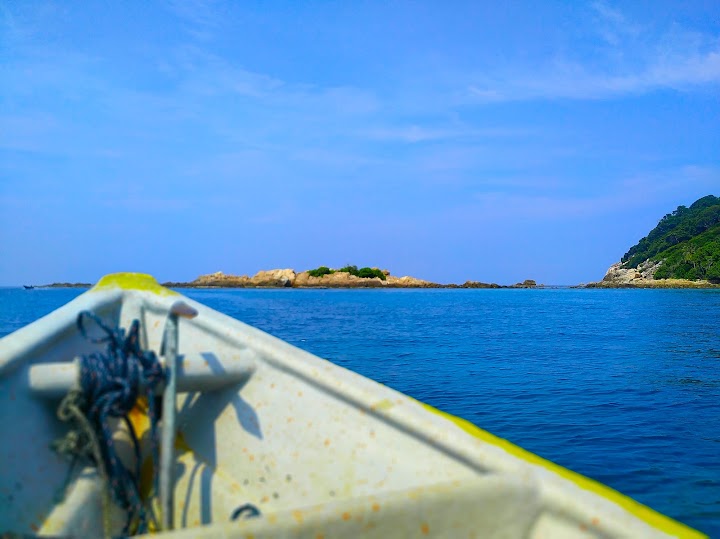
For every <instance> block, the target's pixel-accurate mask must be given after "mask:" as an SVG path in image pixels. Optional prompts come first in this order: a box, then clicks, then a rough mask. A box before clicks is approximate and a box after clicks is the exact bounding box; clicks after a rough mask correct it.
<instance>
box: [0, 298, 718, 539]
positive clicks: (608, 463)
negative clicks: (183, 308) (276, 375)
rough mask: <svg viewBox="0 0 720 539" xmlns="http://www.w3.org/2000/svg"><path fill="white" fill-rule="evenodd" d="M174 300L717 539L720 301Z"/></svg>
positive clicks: (45, 303)
mask: <svg viewBox="0 0 720 539" xmlns="http://www.w3.org/2000/svg"><path fill="white" fill-rule="evenodd" d="M81 292H82V291H81V290H71V289H57V290H54V289H47V290H30V291H25V290H22V289H11V288H4V289H0V305H1V306H2V309H1V310H0V336H2V335H5V334H7V333H9V332H11V331H13V330H15V329H18V328H20V327H22V326H23V325H25V324H27V323H29V322H32V321H33V320H35V319H37V318H39V317H40V316H43V315H45V314H47V313H48V312H50V311H52V310H53V309H55V308H57V307H59V306H61V305H63V304H64V303H66V302H67V301H69V300H70V299H72V298H74V297H75V296H77V295H78V294H79V293H81ZM181 292H183V293H185V294H186V295H187V296H189V297H191V298H193V299H195V300H197V301H200V302H202V303H204V304H206V305H208V306H210V307H213V308H215V309H217V310H219V311H222V312H224V313H226V314H228V315H230V316H233V317H235V318H237V319H239V320H242V321H244V322H246V323H249V324H251V325H254V326H257V327H259V328H261V329H263V330H265V331H267V332H269V333H271V334H273V335H275V336H277V337H280V338H282V339H285V340H287V341H289V342H291V343H292V344H294V345H296V346H299V347H300V348H304V349H305V350H308V351H310V352H312V353H314V354H317V355H319V356H321V357H324V358H326V359H329V360H331V361H333V362H335V363H337V364H339V365H342V366H344V367H347V368H349V369H352V370H354V371H357V372H359V373H361V374H363V375H365V376H368V377H370V378H373V379H375V380H377V381H378V382H382V383H383V384H386V385H389V386H391V387H393V388H395V389H397V390H399V391H402V392H404V393H407V394H408V395H411V396H412V397H415V398H417V399H419V400H422V401H425V402H427V403H429V404H432V405H433V406H436V407H438V408H441V409H443V410H445V411H447V412H450V413H452V414H455V415H459V416H461V417H464V418H465V419H468V420H469V421H472V422H473V423H475V424H477V425H478V426H480V427H482V428H484V429H486V430H489V431H490V432H492V433H494V434H496V435H498V436H501V437H503V438H507V439H508V440H510V441H512V442H514V443H516V444H518V445H520V446H522V447H524V448H526V449H528V450H530V451H532V452H534V453H537V454H539V455H541V456H543V457H545V458H547V459H550V460H552V461H554V462H557V463H558V464H561V465H563V466H566V467H568V468H571V469H573V470H575V471H577V472H579V473H581V474H584V475H587V476H589V477H592V478H594V479H597V480H598V481H600V482H602V483H605V484H607V485H609V486H611V487H613V488H615V489H617V490H619V491H621V492H623V493H625V494H627V495H629V496H631V497H633V498H635V499H636V500H638V501H640V502H642V503H644V504H647V505H649V506H650V507H652V508H654V509H656V510H658V511H660V512H662V513H665V514H667V515H669V516H671V517H673V518H675V519H677V520H680V521H682V522H685V523H686V524H688V525H690V526H692V527H695V528H697V529H699V530H701V531H704V532H705V533H707V534H709V535H710V536H711V537H713V536H715V537H720V291H719V290H590V289H543V290H522V289H521V290H516V289H511V290H285V289H282V290H185V291H181Z"/></svg>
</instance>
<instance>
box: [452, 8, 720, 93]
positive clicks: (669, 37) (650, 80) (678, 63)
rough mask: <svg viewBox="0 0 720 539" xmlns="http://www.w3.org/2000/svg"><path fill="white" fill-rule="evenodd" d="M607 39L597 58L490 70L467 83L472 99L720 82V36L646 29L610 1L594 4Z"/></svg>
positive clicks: (645, 89)
mask: <svg viewBox="0 0 720 539" xmlns="http://www.w3.org/2000/svg"><path fill="white" fill-rule="evenodd" d="M591 10H592V11H591V12H592V14H593V15H594V17H593V20H594V21H595V24H594V26H593V27H592V31H594V32H596V34H597V35H598V36H599V37H600V38H601V39H602V43H603V44H604V45H605V46H604V47H598V48H597V50H596V51H595V52H596V56H597V58H595V60H594V61H593V62H589V61H588V60H583V61H580V60H577V59H574V58H572V57H568V56H567V55H557V56H555V57H554V58H552V59H551V60H550V61H549V62H545V63H541V64H540V65H539V66H525V68H523V69H522V70H512V69H510V70H508V69H499V70H496V71H494V72H493V71H490V72H489V73H488V74H485V75H483V76H482V77H476V80H475V81H473V82H472V83H470V84H468V85H467V86H466V92H465V97H466V98H467V99H468V100H469V101H470V102H475V103H484V104H492V103H497V102H503V101H523V100H534V99H563V98H567V99H608V98H615V97H620V96H625V95H638V94H643V93H647V92H651V91H655V90H660V89H672V90H676V91H689V90H691V89H693V88H698V87H702V86H707V85H713V86H717V85H718V84H720V36H717V35H708V34H701V33H698V32H692V31H688V30H685V29H683V28H681V27H679V26H678V25H674V26H672V27H670V28H667V29H665V30H662V31H661V30H658V29H655V28H652V27H649V26H648V27H643V26H641V25H639V24H636V23H634V22H633V21H631V20H629V19H628V18H627V17H626V16H625V15H624V14H623V13H622V12H621V11H620V10H619V9H617V8H613V7H611V6H610V5H609V4H607V3H605V2H594V3H593V4H591ZM461 99H462V98H461Z"/></svg>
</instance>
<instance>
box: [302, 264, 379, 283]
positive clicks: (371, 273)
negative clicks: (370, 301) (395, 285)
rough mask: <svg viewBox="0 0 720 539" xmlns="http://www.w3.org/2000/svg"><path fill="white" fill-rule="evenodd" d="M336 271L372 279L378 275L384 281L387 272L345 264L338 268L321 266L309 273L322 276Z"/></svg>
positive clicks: (312, 275) (313, 275)
mask: <svg viewBox="0 0 720 539" xmlns="http://www.w3.org/2000/svg"><path fill="white" fill-rule="evenodd" d="M336 272H339V273H349V274H350V275H354V276H355V277H360V278H361V279H372V278H374V277H378V278H379V279H380V280H382V281H384V280H385V274H384V273H383V272H382V270H379V269H377V268H368V267H365V268H360V269H358V267H357V266H345V267H343V268H340V269H337V270H335V269H330V268H328V267H327V266H320V267H319V268H315V269H313V270H308V275H310V276H311V277H322V276H323V275H330V274H331V273H336Z"/></svg>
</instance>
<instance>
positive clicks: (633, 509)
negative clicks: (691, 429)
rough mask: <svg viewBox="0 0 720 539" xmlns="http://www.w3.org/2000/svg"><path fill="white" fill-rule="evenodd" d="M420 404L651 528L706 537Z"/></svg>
mask: <svg viewBox="0 0 720 539" xmlns="http://www.w3.org/2000/svg"><path fill="white" fill-rule="evenodd" d="M420 404H422V406H423V407H424V408H425V409H426V410H428V411H429V412H432V413H433V414H437V415H439V416H441V417H443V418H445V419H447V420H448V421H451V422H452V423H454V424H455V425H457V426H458V427H460V428H461V429H462V430H464V431H465V432H467V433H468V434H470V435H471V436H474V437H475V438H479V439H481V440H482V441H483V442H486V443H489V444H492V445H494V446H496V447H500V448H501V449H504V450H505V451H507V452H508V453H510V454H511V455H513V456H514V457H517V458H520V459H522V460H524V461H526V462H529V463H530V464H534V465H536V466H541V467H543V468H545V469H546V470H548V471H551V472H553V473H555V474H557V475H559V476H561V477H562V478H564V479H568V480H569V481H572V482H573V483H575V484H576V485H578V486H579V487H580V488H582V489H585V490H589V491H591V492H594V493H595V494H598V495H600V496H602V497H603V498H605V499H607V500H610V501H611V502H613V503H615V504H617V505H619V506H620V507H622V508H623V509H625V510H626V511H627V512H629V513H631V514H633V515H634V516H636V517H638V518H639V519H641V520H643V521H644V522H646V523H647V524H649V525H650V526H653V527H654V528H657V529H658V530H661V531H662V532H664V533H667V534H668V535H672V536H675V537H683V538H688V539H689V538H698V539H700V538H703V539H708V536H707V535H705V534H704V533H701V532H699V531H697V530H695V529H693V528H690V527H689V526H686V525H685V524H683V523H681V522H678V521H676V520H673V519H671V518H670V517H667V516H665V515H663V514H661V513H658V512H657V511H654V510H653V509H650V508H649V507H647V506H646V505H643V504H641V503H640V502H637V501H635V500H633V499H632V498H630V497H629V496H625V495H624V494H621V493H619V492H618V491H616V490H613V489H611V488H610V487H608V486H606V485H603V484H602V483H599V482H597V481H595V480H593V479H590V478H588V477H585V476H584V475H580V474H579V473H576V472H573V471H571V470H568V469H567V468H563V467H562V466H560V465H558V464H555V463H554V462H550V461H549V460H545V459H544V458H542V457H539V456H537V455H536V454H534V453H531V452H530V451H527V450H526V449H523V448H522V447H519V446H517V445H515V444H513V443H511V442H508V441H507V440H504V439H502V438H499V437H497V436H495V435H494V434H490V433H489V432H487V431H486V430H483V429H481V428H480V427H477V426H476V425H474V424H472V423H470V422H469V421H466V420H465V419H462V418H460V417H456V416H454V415H451V414H448V413H447V412H443V411H442V410H438V409H437V408H434V407H432V406H430V405H429V404H425V403H424V402H420Z"/></svg>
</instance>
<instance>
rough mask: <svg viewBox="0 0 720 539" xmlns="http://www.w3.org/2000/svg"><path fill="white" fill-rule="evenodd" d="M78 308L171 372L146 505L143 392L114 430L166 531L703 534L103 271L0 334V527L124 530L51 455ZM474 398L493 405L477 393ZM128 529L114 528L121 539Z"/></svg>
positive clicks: (100, 490)
mask: <svg viewBox="0 0 720 539" xmlns="http://www.w3.org/2000/svg"><path fill="white" fill-rule="evenodd" d="M82 311H91V312H94V313H98V314H99V315H100V316H102V319H103V320H105V321H107V323H108V324H110V325H111V326H118V327H128V326H130V324H131V323H132V321H133V320H140V321H141V324H142V326H141V327H142V329H141V330H140V333H139V335H140V337H139V338H140V340H141V341H142V343H143V346H144V347H145V348H147V349H148V350H154V351H156V353H157V354H159V355H161V356H162V358H163V360H164V361H165V365H166V366H167V368H168V369H170V370H169V372H170V373H171V374H169V375H168V376H169V382H168V386H167V388H165V389H164V391H165V393H164V394H163V398H164V399H165V400H166V401H167V402H165V403H164V404H163V412H162V424H161V430H162V442H161V445H162V449H161V451H160V456H161V463H160V466H159V472H158V475H159V491H160V496H159V500H160V501H159V503H157V504H156V502H157V499H156V498H155V497H154V496H153V487H152V483H153V474H152V472H153V464H154V459H151V458H150V457H149V455H151V454H152V447H150V445H151V444H149V441H150V439H151V433H150V431H149V428H150V419H149V416H148V410H147V404H143V402H147V401H141V400H139V401H138V402H137V404H136V406H135V408H134V409H133V411H132V412H131V413H130V414H129V415H128V416H127V417H126V423H123V422H122V421H118V422H116V423H117V427H116V428H117V432H116V438H117V440H118V444H120V445H119V447H120V449H122V450H123V451H124V454H123V457H124V458H126V459H127V462H132V463H136V461H135V460H134V459H135V458H136V457H134V456H133V454H134V453H133V449H132V444H130V441H129V439H130V437H129V435H128V432H129V430H132V431H133V432H134V434H133V436H132V437H133V438H135V436H136V437H137V440H139V445H140V446H142V447H139V448H137V449H136V451H137V455H138V456H140V455H147V457H146V458H145V459H144V460H143V463H142V465H140V464H139V463H137V464H138V465H137V470H141V469H142V472H141V473H139V474H138V475H139V478H138V479H137V486H136V487H134V488H136V490H133V491H132V492H137V493H138V495H139V496H140V497H141V498H143V502H145V503H146V504H147V505H148V506H149V507H155V508H156V509H155V512H156V514H157V515H158V520H160V521H161V523H162V524H161V526H162V528H163V529H166V530H168V532H167V533H166V534H164V536H165V537H167V538H170V539H172V538H174V537H177V538H180V537H185V538H187V537H227V538H230V537H232V538H239V537H241V536H242V537H250V536H255V537H265V538H267V537H287V538H290V537H292V538H294V539H306V538H316V537H322V536H324V537H359V536H362V537H369V538H375V539H378V538H382V539H384V538H385V537H427V538H430V537H461V536H465V537H467V536H468V535H473V536H480V537H486V536H487V537H489V536H492V537H500V536H502V537H518V538H528V539H529V538H538V537H553V538H555V537H578V536H582V537H586V538H591V537H592V538H597V539H601V538H602V539H609V538H620V537H623V538H627V537H632V538H633V539H635V538H658V539H659V538H667V537H671V536H672V537H684V538H692V537H697V538H699V537H704V535H703V534H701V533H699V532H696V531H694V530H692V529H690V528H688V527H686V526H684V525H683V524H680V523H677V522H675V521H673V520H671V519H670V518H668V517H666V516H663V515H661V514H659V513H656V512H654V511H653V510H651V509H649V508H647V507H645V506H643V505H640V504H639V503H637V502H635V501H634V500H632V499H630V498H628V497H626V496H623V495H622V494H619V493H618V492H616V491H614V490H612V489H610V488H609V487H606V486H604V485H602V484H601V483H598V482H595V481H593V480H591V479H587V478H585V477H583V476H581V475H578V474H576V473H574V472H571V471H570V470H567V469H565V468H562V467H560V466H558V465H557V464H553V463H552V462H549V461H546V460H544V459H542V458H540V457H539V456H536V455H534V454H532V453H530V452H528V451H526V450H524V449H521V448H520V447H518V446H515V445H513V444H511V443H510V442H507V441H505V440H502V439H500V438H497V437H495V436H493V435H492V434H490V433H488V432H486V431H484V430H481V429H480V428H478V427H475V426H474V425H472V424H471V423H468V422H467V421H465V420H463V419H460V418H457V417H454V416H451V415H449V414H446V413H444V412H441V411H439V410H436V409H435V408H432V407H430V406H428V405H425V404H423V403H421V402H419V401H416V400H414V399H412V398H409V397H407V396H405V395H403V394H402V393H398V392H397V391H395V390H393V389H391V388H390V387H388V386H385V385H381V384H378V383H376V382H373V381H372V380H370V379H368V378H364V377H362V376H360V375H359V374H356V373H354V372H352V371H349V370H346V369H344V368H342V367H340V366H338V365H334V364H333V363H330V362H329V361H325V360H323V359H320V358H319V357H316V356H314V355H312V354H310V353H308V352H306V351H304V350H300V349H298V348H295V347H294V346H291V345H290V344H288V343H286V342H283V341H281V340H279V339H277V338H275V337H272V336H270V335H268V334H266V333H263V332H262V331H260V330H258V329H255V328H253V327H251V326H248V325H245V324H243V323H241V322H239V321H238V320H235V319H233V318H231V317H229V316H226V315H224V314H221V313H219V312H217V311H214V310H212V309H210V308H209V307H206V306H204V305H202V304H200V303H198V302H195V301H193V300H190V299H188V298H184V297H183V296H181V295H180V294H178V293H177V292H174V291H172V290H168V289H167V288H163V287H161V286H159V285H158V284H157V282H156V281H155V280H154V279H153V278H152V277H150V276H149V275H142V274H132V273H126V274H122V273H121V274H115V275H108V276H105V277H103V279H102V280H101V281H100V282H99V283H98V284H97V285H95V287H94V288H92V289H91V290H90V291H88V292H86V293H84V294H82V295H81V296H79V297H77V298H75V299H74V300H73V301H71V302H70V303H68V304H67V305H65V306H64V307H61V308H60V309H58V310H56V311H55V312H53V313H51V314H49V315H47V316H45V317H44V318H42V319H40V320H38V321H37V322H34V323H32V324H30V325H28V326H26V327H24V328H22V329H19V330H17V331H16V332H15V333H12V334H10V335H8V336H6V337H3V338H2V339H0V440H3V443H1V444H0V493H2V494H0V496H2V500H3V501H2V503H0V523H1V524H0V536H2V537H5V536H6V535H5V534H4V532H5V531H9V532H10V533H9V534H8V535H9V536H13V537H16V536H17V537H19V536H21V535H22V536H23V537H26V536H29V534H30V533H31V532H33V533H34V532H38V533H39V534H40V535H53V536H63V537H70V536H73V537H87V536H99V535H100V533H101V530H103V528H105V532H106V533H105V536H118V535H121V534H122V535H123V536H124V535H131V534H133V533H134V532H135V530H134V529H133V528H132V526H133V525H134V524H133V522H132V519H131V518H130V517H132V515H131V514H130V513H128V504H125V506H124V507H121V506H120V505H118V504H116V502H114V497H111V496H110V491H109V490H107V489H109V487H108V486H107V485H106V483H107V481H106V480H105V479H103V476H102V472H98V471H97V469H95V468H94V467H93V466H92V461H91V460H85V462H84V466H75V463H72V464H71V463H70V462H68V461H67V460H64V459H62V458H59V457H58V455H57V454H56V453H54V452H53V451H52V450H51V449H50V445H51V443H52V442H53V440H55V439H57V437H58V435H60V434H61V433H62V432H63V431H64V430H65V429H67V428H68V427H67V426H66V425H64V424H62V423H61V422H60V420H59V419H58V418H57V417H56V413H55V408H56V407H57V406H58V402H59V401H60V399H61V398H63V397H65V395H66V394H67V392H68V391H69V390H71V389H77V388H79V387H80V385H79V384H80V380H81V378H80V372H79V371H78V363H77V361H74V358H75V357H76V356H79V355H83V354H89V353H90V352H91V351H93V352H98V353H101V352H102V350H103V348H104V347H107V346H109V345H108V344H107V342H106V340H107V339H105V340H102V339H98V338H96V337H98V336H99V335H101V334H100V333H99V332H98V331H97V328H93V329H94V330H95V332H94V333H93V334H92V336H93V337H95V338H94V339H93V340H92V341H91V342H88V340H87V338H85V337H84V332H83V326H78V313H80V312H82ZM194 315H197V316H196V317H194V318H193V316H194ZM163 328H165V329H163ZM321 330H322V329H320V331H321ZM178 338H179V340H178ZM164 342H165V343H166V344H167V346H164V345H163V344H162V343H164ZM93 343H95V344H93ZM173 343H174V344H173ZM178 343H179V344H180V345H181V348H180V349H178ZM178 352H180V354H181V355H178ZM172 373H177V378H175V374H172ZM408 374H409V373H408ZM136 376H137V375H136ZM441 384H442V380H440V379H438V390H442V389H443V388H442V385H441ZM176 392H179V393H176ZM123 398H125V397H123ZM486 398H487V403H488V404H487V405H488V406H491V405H492V395H488V396H487V397H486ZM173 405H175V406H173ZM72 406H75V405H72ZM520 406H521V404H518V408H520ZM62 409H64V407H61V410H62ZM67 409H68V410H70V411H72V410H73V409H72V408H70V406H68V408H67ZM74 413H78V412H74ZM68 414H69V412H68ZM176 414H177V416H176ZM86 421H87V420H86ZM112 425H115V423H113V424H112ZM72 428H75V427H72ZM176 429H177V430H176ZM605 434H606V435H608V436H610V435H612V433H610V432H607V433H605ZM96 443H97V442H96ZM572 444H573V442H572V440H569V441H568V447H570V448H571V447H572ZM79 463H80V461H78V462H77V464H79ZM146 464H147V466H146ZM131 467H132V468H133V469H135V467H134V465H133V466H131ZM146 472H147V473H146ZM133 481H135V479H133ZM640 481H642V480H641V479H640ZM7 493H12V494H7ZM58 493H62V494H63V495H62V497H61V496H59V495H58ZM103 499H104V500H105V501H103ZM151 512H152V510H151ZM243 513H245V514H246V516H241V515H242V514H243ZM231 520H236V522H230V521H231ZM128 524H130V525H131V526H130V527H129V529H128V530H127V531H128V532H129V533H125V532H123V533H121V530H122V528H123V526H127V525H128ZM201 524H203V526H202V527H200V525H201ZM194 526H197V528H196V530H195V532H193V531H192V530H191V529H187V528H188V527H194ZM173 527H177V528H178V529H177V530H175V531H170V530H172V529H173ZM180 528H185V529H183V530H181V529H180ZM138 531H140V530H138ZM158 537H159V535H158Z"/></svg>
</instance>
